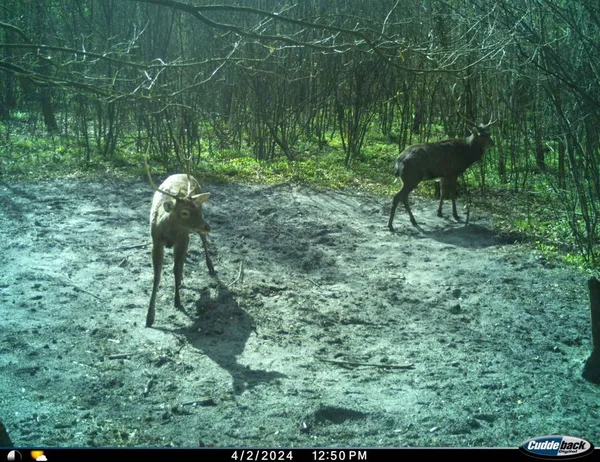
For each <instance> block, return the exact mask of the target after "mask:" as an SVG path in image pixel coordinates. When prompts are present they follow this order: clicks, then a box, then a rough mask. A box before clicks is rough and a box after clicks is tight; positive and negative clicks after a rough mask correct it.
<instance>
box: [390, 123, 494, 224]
mask: <svg viewBox="0 0 600 462" xmlns="http://www.w3.org/2000/svg"><path fill="white" fill-rule="evenodd" d="M493 123H494V122H492V121H491V120H490V121H489V122H488V123H487V124H485V125H483V124H479V125H477V126H476V127H474V128H473V129H472V130H469V131H470V132H471V134H470V135H469V136H468V137H467V138H466V139H448V140H443V141H436V142H433V143H423V144H415V145H413V146H409V147H408V148H406V149H405V150H404V151H402V153H401V154H400V156H399V157H398V159H397V160H396V176H397V177H400V179H401V180H402V189H401V190H400V192H399V193H398V194H396V195H395V196H394V200H393V201H392V210H391V212H390V219H389V221H388V228H389V229H390V231H394V227H393V224H392V223H393V221H394V215H395V213H396V207H398V203H399V202H400V201H402V203H403V204H404V208H405V209H406V211H407V212H408V216H409V217H410V222H411V223H412V224H413V225H415V226H416V225H417V221H416V220H415V217H414V216H413V214H412V211H411V210H410V205H409V204H408V195H409V194H410V192H411V191H412V190H413V189H415V188H416V187H417V185H418V184H419V183H420V182H421V181H423V180H439V181H440V203H439V206H438V210H437V214H438V216H440V217H441V216H442V203H443V201H444V199H451V200H452V215H453V216H454V218H455V219H456V220H459V216H458V213H457V211H456V190H457V185H458V176H459V175H461V174H462V173H463V172H464V171H465V170H467V168H469V167H470V166H471V165H473V164H474V163H475V162H477V161H478V160H480V159H481V158H482V157H483V153H484V152H485V150H486V149H488V148H490V147H492V146H493V145H494V142H493V141H492V138H491V137H490V132H489V127H490V126H491V125H492V124H493Z"/></svg>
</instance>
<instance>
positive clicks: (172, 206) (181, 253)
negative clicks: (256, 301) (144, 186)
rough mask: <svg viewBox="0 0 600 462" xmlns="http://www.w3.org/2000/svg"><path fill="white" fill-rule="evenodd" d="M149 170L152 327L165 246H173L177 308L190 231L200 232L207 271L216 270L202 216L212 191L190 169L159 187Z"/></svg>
mask: <svg viewBox="0 0 600 462" xmlns="http://www.w3.org/2000/svg"><path fill="white" fill-rule="evenodd" d="M146 165H147V164H146ZM146 171H147V173H148V178H149V179H150V183H151V184H152V187H153V188H154V189H155V191H156V192H155V193H154V198H153V200H152V208H151V209H150V234H151V236H152V267H153V269H154V283H153V285H152V296H151V297H150V306H149V307H148V315H147V316H146V327H151V326H152V324H153V323H154V315H155V305H156V291H157V289H158V286H159V284H160V277H161V271H162V265H163V257H164V248H165V247H167V248H171V247H172V248H173V257H174V260H175V261H174V265H173V272H174V273H175V307H177V308H181V299H180V297H179V287H180V286H181V281H182V279H183V264H184V262H185V257H186V254H187V249H188V244H189V240H190V237H189V235H190V233H197V234H199V235H200V238H201V239H202V244H203V246H204V254H205V257H206V266H207V267H208V272H209V273H210V274H215V269H214V267H213V264H212V260H211V258H210V255H209V253H208V242H207V240H206V235H207V234H208V232H209V231H210V226H209V225H208V224H207V223H206V222H205V221H204V217H203V216H202V204H204V202H206V201H207V200H208V198H209V196H210V193H201V192H200V184H199V183H198V181H196V179H194V178H193V177H192V176H190V175H189V173H188V174H177V175H171V176H170V177H168V178H167V179H166V180H165V181H163V182H162V184H161V185H160V186H159V187H156V185H155V184H154V182H153V181H152V177H151V176H150V172H149V171H148V169H147V170H146Z"/></svg>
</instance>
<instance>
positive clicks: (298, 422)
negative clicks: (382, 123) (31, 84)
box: [0, 180, 600, 447]
mask: <svg viewBox="0 0 600 462" xmlns="http://www.w3.org/2000/svg"><path fill="white" fill-rule="evenodd" d="M204 189H205V190H208V191H210V192H211V193H212V196H211V199H210V201H209V202H207V204H206V206H205V207H206V209H205V217H206V219H207V221H208V223H209V224H210V225H211V227H212V229H213V232H212V233H211V236H210V246H211V254H212V256H213V261H214V264H215V269H216V270H217V272H218V274H217V276H215V277H210V276H209V275H208V271H207V269H206V265H205V263H204V255H203V252H202V245H201V243H200V240H199V238H197V237H192V242H191V245H190V252H189V254H188V258H187V262H186V266H185V269H184V286H183V289H182V302H183V304H184V306H185V309H184V310H176V309H175V308H174V307H173V277H172V273H171V265H172V255H171V252H170V251H167V252H166V262H165V268H164V272H163V281H162V284H161V287H160V289H159V294H158V300H157V313H156V321H155V324H154V328H151V329H148V328H146V327H144V324H145V317H146V310H147V305H148V302H149V299H150V291H151V283H152V269H151V258H150V238H149V226H148V215H149V207H150V202H151V199H152V190H151V188H150V187H149V186H148V185H147V184H146V183H145V182H142V181H139V182H136V181H131V182H127V183H125V182H121V181H117V180H115V181H94V182H90V181H75V180H63V181H49V182H37V183H33V184H31V183H27V184H25V183H2V184H0V233H1V234H0V235H1V236H2V241H3V242H2V246H0V261H1V262H2V263H3V264H2V271H1V273H0V327H1V330H0V390H1V391H2V393H1V395H0V420H2V421H3V422H4V424H5V425H6V427H7V429H8V431H9V433H10V436H11V438H12V440H13V441H14V443H15V444H16V445H19V446H63V447H64V446H169V445H170V446H177V447H180V446H186V447H196V446H235V447H242V446H275V447H289V446H293V447H302V446H361V447H366V446H371V447H415V446H445V447H457V446H460V447H468V446H480V447H481V446H485V447H490V446H503V447H516V446H518V445H519V444H520V443H522V442H523V441H524V440H526V439H528V438H532V437H535V436H541V435H547V434H557V433H558V434H567V435H573V436H578V437H581V438H584V439H587V440H588V441H591V442H592V443H593V444H595V445H598V444H599V440H600V434H599V430H598V428H599V427H598V421H599V418H600V415H599V414H600V401H599V400H598V396H599V389H598V387H595V386H593V385H591V384H589V383H587V382H586V381H584V380H583V379H582V378H581V377H580V375H581V370H582V368H583V363H584V361H585V359H587V357H588V356H589V353H590V348H591V343H590V336H591V329H590V325H589V309H588V299H587V287H586V281H585V277H584V276H583V275H581V274H578V273H577V272H575V271H574V270H571V269H565V268H558V267H549V265H548V264H547V263H546V262H545V261H544V260H543V259H541V258H538V257H537V256H536V255H533V254H530V253H526V252H525V251H524V250H523V248H521V247H519V246H516V245H512V244H511V243H509V242H506V240H503V239H501V238H499V237H497V236H495V235H494V234H493V233H492V232H491V231H490V230H489V226H487V224H486V222H485V220H483V219H481V220H478V219H477V216H476V215H477V213H476V211H473V217H472V224H470V225H469V226H465V225H464V224H463V223H456V222H454V221H453V220H452V219H448V217H446V218H438V217H437V216H436V215H435V210H436V206H437V204H436V203H435V201H433V200H419V199H418V198H411V201H412V202H413V204H414V206H413V211H414V213H415V216H416V219H417V221H419V223H420V226H421V228H420V229H415V228H414V227H412V226H411V225H410V224H409V221H408V218H407V216H406V214H405V213H404V212H403V211H401V210H398V213H397V216H396V220H395V226H396V229H397V232H396V233H390V232H389V231H388V230H387V214H388V213H389V208H390V202H391V198H377V197H369V196H365V195H358V194H355V195H351V194H342V193H339V192H331V191H326V192H316V191H313V190H311V189H308V188H305V187H297V186H290V185H283V186H271V187H266V186H263V187H261V186H248V185H234V184H212V185H205V187H204ZM447 209H448V210H449V207H447Z"/></svg>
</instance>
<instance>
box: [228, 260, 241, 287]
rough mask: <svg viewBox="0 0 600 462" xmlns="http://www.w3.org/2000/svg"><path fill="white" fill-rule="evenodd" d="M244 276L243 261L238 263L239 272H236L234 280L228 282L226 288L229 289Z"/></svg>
mask: <svg viewBox="0 0 600 462" xmlns="http://www.w3.org/2000/svg"><path fill="white" fill-rule="evenodd" d="M243 274H244V260H242V261H241V262H240V270H239V271H238V275H237V278H235V279H234V280H233V281H232V282H230V283H229V284H228V285H227V287H231V286H232V285H234V284H235V283H236V282H238V281H239V280H240V279H242V275H243Z"/></svg>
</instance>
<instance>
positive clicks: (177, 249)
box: [173, 234, 190, 308]
mask: <svg viewBox="0 0 600 462" xmlns="http://www.w3.org/2000/svg"><path fill="white" fill-rule="evenodd" d="M189 242H190V237H189V236H188V235H187V234H186V235H185V236H184V237H182V238H181V239H180V240H178V241H177V242H176V243H175V245H174V246H173V259H174V260H175V261H174V263H173V272H174V273H175V307H176V308H181V307H182V305H181V298H180V297H179V288H180V287H181V281H182V279H183V264H184V263H185V256H186V254H187V249H188V243H189Z"/></svg>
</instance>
